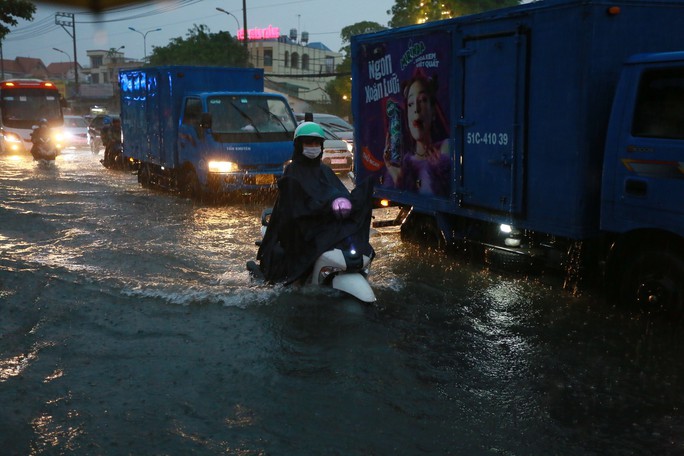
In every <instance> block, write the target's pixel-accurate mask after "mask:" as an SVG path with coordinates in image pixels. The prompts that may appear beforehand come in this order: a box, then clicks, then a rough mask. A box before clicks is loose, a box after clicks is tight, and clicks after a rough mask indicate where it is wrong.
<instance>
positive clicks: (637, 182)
mask: <svg viewBox="0 0 684 456" xmlns="http://www.w3.org/2000/svg"><path fill="white" fill-rule="evenodd" d="M604 157H605V158H604V166H603V187H602V195H601V199H602V201H601V229H602V230H603V231H604V232H606V233H612V234H613V235H612V236H611V238H612V239H613V242H612V251H611V256H610V257H609V258H610V263H609V265H608V266H609V267H608V268H607V272H609V273H610V275H611V276H612V277H614V278H615V279H616V282H617V283H619V284H620V286H619V287H618V290H617V293H618V294H619V295H621V296H620V299H621V300H626V299H629V296H636V298H637V300H638V301H640V302H645V303H648V302H651V303H653V302H655V301H668V300H672V299H675V298H676V299H678V300H679V301H680V302H681V300H682V299H684V262H683V261H682V258H683V254H684V242H683V241H682V239H683V238H684V206H682V201H681V198H680V197H678V195H679V196H681V195H684V52H668V53H658V54H639V55H635V56H633V57H631V58H630V59H629V60H628V61H627V62H626V63H625V66H624V69H623V72H622V76H621V79H620V82H619V85H618V88H617V90H616V95H615V100H614V103H613V110H612V114H611V121H610V124H609V128H608V134H607V138H606V150H605V155H604Z"/></svg>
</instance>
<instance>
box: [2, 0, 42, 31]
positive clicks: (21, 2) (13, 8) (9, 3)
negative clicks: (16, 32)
mask: <svg viewBox="0 0 684 456" xmlns="http://www.w3.org/2000/svg"><path fill="white" fill-rule="evenodd" d="M35 12H36V5H34V4H33V3H32V2H29V1H26V0H0V41H2V40H3V39H4V38H5V36H6V35H7V34H8V33H9V32H10V29H9V26H15V25H17V18H21V19H26V20H27V21H31V20H33V14H34V13H35Z"/></svg>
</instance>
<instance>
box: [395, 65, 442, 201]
mask: <svg viewBox="0 0 684 456" xmlns="http://www.w3.org/2000/svg"><path fill="white" fill-rule="evenodd" d="M402 87H403V95H404V101H405V109H404V112H405V116H403V117H404V125H403V130H404V131H408V132H409V133H410V135H404V136H406V138H405V139H403V137H402V140H401V141H402V142H406V143H407V144H403V154H402V156H401V158H400V159H399V160H397V158H396V157H393V156H392V155H393V154H392V153H391V149H392V148H393V147H397V144H396V142H397V141H396V138H395V139H394V140H393V138H392V134H393V133H392V131H391V128H388V133H387V141H386V147H385V153H384V161H385V166H386V169H387V174H388V175H389V176H386V178H385V182H384V185H389V186H394V187H396V188H400V189H404V190H410V191H414V192H417V193H420V194H433V195H440V196H447V195H448V194H449V189H450V183H451V179H450V177H451V157H450V154H449V141H448V129H447V122H446V119H445V117H444V113H443V112H442V109H441V107H440V106H439V103H438V102H437V88H438V82H437V75H434V76H432V77H430V78H428V76H427V75H426V74H425V72H424V71H423V69H422V68H416V70H415V71H414V74H413V77H412V78H411V79H409V80H408V81H405V82H404V83H403V84H402ZM387 177H389V179H387ZM388 180H390V181H391V182H387V181H388Z"/></svg>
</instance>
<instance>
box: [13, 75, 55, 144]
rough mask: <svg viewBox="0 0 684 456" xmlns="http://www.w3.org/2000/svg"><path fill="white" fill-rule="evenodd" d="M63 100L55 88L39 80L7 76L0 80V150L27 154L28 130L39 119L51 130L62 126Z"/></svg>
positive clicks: (29, 132) (29, 135)
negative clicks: (9, 77)
mask: <svg viewBox="0 0 684 456" xmlns="http://www.w3.org/2000/svg"><path fill="white" fill-rule="evenodd" d="M62 107H63V100H62V98H61V97H60V94H59V91H58V90H57V87H55V85H54V84H53V83H51V82H49V81H41V80H39V79H10V80H6V81H1V82H0V114H1V115H0V153H12V154H14V153H17V154H28V153H29V151H30V150H31V147H32V143H31V132H32V131H33V127H34V126H36V125H38V123H39V122H40V120H42V119H45V120H47V121H48V124H49V126H50V128H54V129H55V131H53V133H55V134H56V133H57V131H56V130H57V129H59V128H61V127H62V123H63V122H64V118H63V117H62Z"/></svg>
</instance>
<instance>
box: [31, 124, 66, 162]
mask: <svg viewBox="0 0 684 456" xmlns="http://www.w3.org/2000/svg"><path fill="white" fill-rule="evenodd" d="M31 142H32V143H33V146H31V155H32V156H33V159H34V160H48V161H53V160H54V159H55V158H57V155H59V154H60V152H61V144H59V143H58V142H56V141H53V138H52V134H51V131H50V127H49V126H48V124H47V121H41V123H40V124H39V125H35V126H34V127H33V131H32V132H31Z"/></svg>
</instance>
